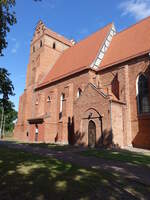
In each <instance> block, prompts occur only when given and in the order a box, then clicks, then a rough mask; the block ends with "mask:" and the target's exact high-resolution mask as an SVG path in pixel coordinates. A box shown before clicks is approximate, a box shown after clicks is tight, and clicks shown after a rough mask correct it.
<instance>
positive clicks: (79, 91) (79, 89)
mask: <svg viewBox="0 0 150 200" xmlns="http://www.w3.org/2000/svg"><path fill="white" fill-rule="evenodd" d="M81 94H82V90H81V88H78V91H77V98H79V97H80V96H81Z"/></svg>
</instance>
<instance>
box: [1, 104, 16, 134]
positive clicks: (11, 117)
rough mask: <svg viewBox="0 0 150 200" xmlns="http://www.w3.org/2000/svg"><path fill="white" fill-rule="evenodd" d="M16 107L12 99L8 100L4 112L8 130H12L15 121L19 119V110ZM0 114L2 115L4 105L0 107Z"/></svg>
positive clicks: (6, 129)
mask: <svg viewBox="0 0 150 200" xmlns="http://www.w3.org/2000/svg"><path fill="white" fill-rule="evenodd" d="M14 107H15V106H14V104H13V103H12V102H11V101H7V108H5V112H4V117H5V125H4V122H3V126H5V131H6V132H8V131H9V132H12V131H13V129H14V121H15V120H16V119H17V111H16V110H15V109H14ZM0 116H1V117H2V107H0ZM0 119H1V118H0ZM3 121H4V120H3Z"/></svg>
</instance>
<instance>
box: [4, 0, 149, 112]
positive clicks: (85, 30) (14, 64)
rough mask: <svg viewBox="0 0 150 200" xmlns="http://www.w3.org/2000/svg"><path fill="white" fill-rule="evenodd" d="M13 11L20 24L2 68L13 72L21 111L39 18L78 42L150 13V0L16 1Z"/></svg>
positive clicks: (13, 29)
mask: <svg viewBox="0 0 150 200" xmlns="http://www.w3.org/2000/svg"><path fill="white" fill-rule="evenodd" d="M13 10H14V11H15V12H16V17H17V24H16V25H14V26H12V27H11V31H10V32H9V33H8V34H7V41H8V47H7V49H5V50H4V52H3V53H4V56H3V57H0V67H5V68H6V69H8V71H9V72H10V73H11V75H10V78H11V80H12V82H13V85H14V87H15V94H16V95H15V96H14V97H11V98H10V99H11V101H13V102H14V104H15V109H16V110H18V103H19V96H20V95H21V94H22V93H23V91H24V89H25V78H26V70H27V64H28V61H29V48H30V42H31V39H32V37H33V33H34V30H35V27H36V24H37V22H38V21H39V20H42V21H43V22H44V24H45V25H46V26H47V27H48V28H50V29H52V30H53V31H55V32H57V33H59V34H61V35H64V36H65V37H67V38H68V39H74V40H75V41H77V42H78V41H80V40H81V39H84V38H85V37H87V36H88V35H90V34H92V33H93V32H95V31H97V30H98V29H100V28H102V27H103V26H105V25H107V24H108V23H110V22H114V24H115V27H116V29H117V32H120V31H122V30H123V29H125V28H127V27H129V26H131V25H132V24H134V23H136V22H137V21H139V20H141V19H143V18H145V17H147V16H150V0H42V1H41V2H35V1H33V0H16V6H15V7H14V8H13Z"/></svg>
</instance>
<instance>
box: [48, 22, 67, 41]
mask: <svg viewBox="0 0 150 200" xmlns="http://www.w3.org/2000/svg"><path fill="white" fill-rule="evenodd" d="M45 27H46V29H47V30H48V31H50V32H52V33H53V34H56V35H57V36H58V37H63V38H64V39H66V40H68V41H69V42H71V40H69V39H68V38H67V37H65V36H64V35H61V34H59V33H57V32H55V31H53V30H52V29H50V28H48V27H47V26H45Z"/></svg>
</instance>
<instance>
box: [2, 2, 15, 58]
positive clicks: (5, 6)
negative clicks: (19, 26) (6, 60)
mask: <svg viewBox="0 0 150 200" xmlns="http://www.w3.org/2000/svg"><path fill="white" fill-rule="evenodd" d="M14 6H15V0H0V56H2V55H3V53H2V50H3V49H4V48H6V47H7V44H8V43H7V41H6V35H7V32H9V31H10V26H12V25H14V24H15V23H16V16H15V12H13V11H12V8H13V7H14Z"/></svg>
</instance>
